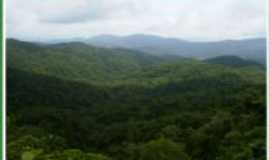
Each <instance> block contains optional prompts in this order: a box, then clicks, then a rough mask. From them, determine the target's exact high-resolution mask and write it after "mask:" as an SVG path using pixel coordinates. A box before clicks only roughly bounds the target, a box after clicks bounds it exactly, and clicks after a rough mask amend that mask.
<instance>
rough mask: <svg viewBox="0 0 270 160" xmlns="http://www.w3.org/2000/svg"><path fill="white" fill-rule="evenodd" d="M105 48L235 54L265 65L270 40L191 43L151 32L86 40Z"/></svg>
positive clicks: (199, 55)
mask: <svg viewBox="0 0 270 160" xmlns="http://www.w3.org/2000/svg"><path fill="white" fill-rule="evenodd" d="M85 42H86V43H88V44H92V45H96V46H102V47H110V48H115V47H117V48H118V47H121V48H129V49H136V50H140V51H143V52H147V53H151V54H155V55H178V56H183V57H187V58H198V59H207V58H213V57H217V56H224V55H233V56H238V57H241V58H245V59H250V60H254V61H256V62H259V63H261V64H265V63H266V62H265V59H266V39H263V38H258V39H246V40H226V41H218V42H191V41H184V40H179V39H175V38H164V37H159V36H150V35H141V34H138V35H131V36H124V37H119V36H112V35H101V36H96V37H93V38H90V39H88V40H85Z"/></svg>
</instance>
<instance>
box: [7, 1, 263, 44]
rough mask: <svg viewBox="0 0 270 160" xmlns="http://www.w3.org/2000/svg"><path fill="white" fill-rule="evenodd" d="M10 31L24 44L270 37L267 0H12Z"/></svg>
mask: <svg viewBox="0 0 270 160" xmlns="http://www.w3.org/2000/svg"><path fill="white" fill-rule="evenodd" d="M6 30H7V36H8V37H11V38H17V39H23V40H53V39H66V38H67V39H70V38H88V37H92V36H96V35H101V34H111V35H118V36H125V35H132V34H151V35H158V36H164V37H174V38H179V39H185V40H193V41H219V40H227V39H245V38H257V37H265V35H266V0H23V1H22V0H8V1H6Z"/></svg>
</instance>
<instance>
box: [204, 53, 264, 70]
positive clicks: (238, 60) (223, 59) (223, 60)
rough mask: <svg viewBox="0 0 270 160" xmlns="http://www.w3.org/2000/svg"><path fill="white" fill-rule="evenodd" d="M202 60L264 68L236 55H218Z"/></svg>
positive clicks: (226, 64)
mask: <svg viewBox="0 0 270 160" xmlns="http://www.w3.org/2000/svg"><path fill="white" fill-rule="evenodd" d="M204 62H206V63H209V64H221V65H224V66H231V67H247V66H257V67H259V68H264V66H263V65H261V64H259V63H257V62H254V61H251V60H245V59H242V58H239V57H237V56H219V57H215V58H209V59H206V60H204Z"/></svg>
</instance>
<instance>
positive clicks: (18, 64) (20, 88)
mask: <svg viewBox="0 0 270 160" xmlns="http://www.w3.org/2000/svg"><path fill="white" fill-rule="evenodd" d="M7 57H8V60H7V63H8V67H7V94H8V97H7V102H8V144H7V148H8V159H9V160H20V159H23V160H49V159H50V160H69V159H72V160H246V159H252V158H254V159H256V160H264V159H265V140H266V139H265V138H266V135H265V133H266V127H265V125H266V123H265V118H266V115H265V114H266V112H265V109H266V103H265V99H266V97H265V88H266V87H265V71H264V69H262V68H261V67H260V66H258V65H257V64H256V65H253V63H249V64H248V65H243V66H241V67H235V66H231V65H227V64H220V63H217V64H215V63H214V64H213V63H209V62H202V61H197V60H188V59H182V58H180V57H173V56H167V57H162V56H158V57H157V56H153V55H148V54H145V53H140V52H136V51H132V50H127V49H104V48H97V47H93V46H87V45H84V44H81V43H67V44H57V45H48V46H44V45H42V46H41V45H38V44H32V43H26V42H20V41H16V40H8V42H7ZM215 62H216V61H215ZM218 62H220V61H218Z"/></svg>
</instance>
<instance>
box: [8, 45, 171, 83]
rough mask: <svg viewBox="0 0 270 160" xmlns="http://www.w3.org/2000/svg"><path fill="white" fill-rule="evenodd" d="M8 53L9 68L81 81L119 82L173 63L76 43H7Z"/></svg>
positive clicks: (140, 54)
mask: <svg viewBox="0 0 270 160" xmlns="http://www.w3.org/2000/svg"><path fill="white" fill-rule="evenodd" d="M7 53H8V55H7V64H8V66H10V67H12V68H19V69H22V70H25V71H31V72H34V73H42V74H47V75H52V76H58V77H63V78H67V79H73V80H80V81H88V80H92V81H102V80H106V79H118V78H121V77H125V76H127V75H129V74H132V73H134V72H139V71H140V70H141V69H142V66H149V65H155V64H159V63H161V62H166V61H171V60H174V59H176V58H161V57H157V56H152V55H149V54H145V53H142V52H138V51H133V50H128V49H106V48H99V47H93V46H89V45H86V44H83V43H75V42H74V43H62V44H54V45H39V44H34V43H27V42H21V41H16V40H8V41H7Z"/></svg>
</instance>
